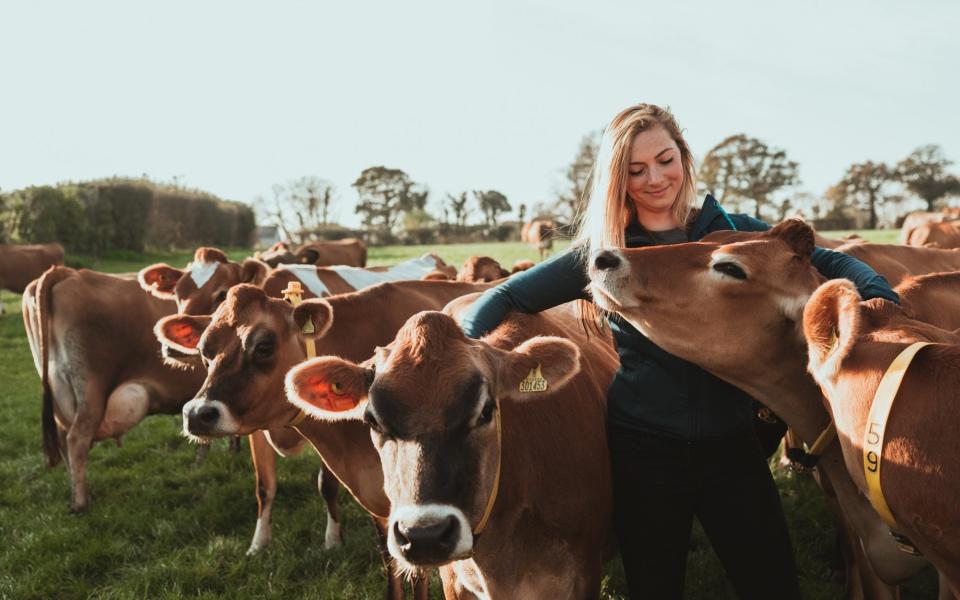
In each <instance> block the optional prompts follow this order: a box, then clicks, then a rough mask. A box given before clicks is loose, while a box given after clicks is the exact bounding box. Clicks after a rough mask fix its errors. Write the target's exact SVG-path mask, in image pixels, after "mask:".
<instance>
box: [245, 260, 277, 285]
mask: <svg viewBox="0 0 960 600" xmlns="http://www.w3.org/2000/svg"><path fill="white" fill-rule="evenodd" d="M269 272H270V265H268V264H267V263H265V262H263V261H262V260H258V259H256V258H248V259H246V260H244V261H243V265H242V267H241V274H240V277H241V281H240V283H252V284H253V285H261V284H262V283H263V280H264V279H266V278H267V274H268V273H269Z"/></svg>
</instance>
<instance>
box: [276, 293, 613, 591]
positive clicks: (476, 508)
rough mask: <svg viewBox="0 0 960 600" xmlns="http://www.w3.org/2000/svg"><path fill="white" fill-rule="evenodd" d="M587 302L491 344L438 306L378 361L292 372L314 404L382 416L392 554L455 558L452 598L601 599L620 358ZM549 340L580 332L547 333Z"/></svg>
mask: <svg viewBox="0 0 960 600" xmlns="http://www.w3.org/2000/svg"><path fill="white" fill-rule="evenodd" d="M575 306H576V304H575V303H571V304H567V305H564V306H561V307H557V308H554V309H551V310H549V311H545V312H543V313H540V314H537V315H521V314H517V313H514V314H513V315H511V316H510V317H508V319H507V320H506V321H505V322H504V323H503V324H502V325H501V326H500V327H499V328H498V329H497V330H495V331H494V332H493V333H492V334H491V335H489V336H487V337H486V338H484V340H483V341H478V340H470V339H467V338H466V337H464V335H463V333H462V332H461V331H460V327H459V326H458V325H457V323H456V322H455V321H454V320H453V318H451V317H450V316H448V315H446V314H443V313H439V312H423V313H420V314H418V315H415V316H413V317H411V319H410V320H409V321H407V323H406V325H404V326H403V328H402V329H401V330H400V332H399V333H398V334H397V337H396V339H395V340H394V342H393V343H392V344H391V345H390V346H389V347H387V348H385V349H382V350H380V351H378V352H377V354H376V355H375V357H374V358H373V359H371V360H370V361H368V362H366V363H364V364H363V365H358V364H356V363H354V362H350V361H347V360H343V359H341V358H335V357H323V358H320V359H316V360H312V361H308V362H306V363H304V364H303V365H301V366H299V367H297V368H295V369H293V370H291V371H290V373H289V375H288V376H287V396H288V397H289V398H290V399H291V401H292V402H294V403H295V404H296V405H297V406H299V407H300V408H301V409H303V410H305V411H307V412H308V413H310V414H311V415H314V416H316V417H318V418H321V419H331V420H332V421H333V422H340V421H338V420H342V419H347V422H357V421H360V420H363V421H364V422H366V423H368V424H369V425H370V427H371V429H372V434H371V435H372V437H373V442H374V445H375V446H376V448H377V451H378V452H379V454H380V459H381V461H382V464H383V478H384V490H385V491H386V493H387V496H388V497H389V498H390V502H391V509H390V529H389V534H388V548H389V550H390V554H391V555H392V556H393V557H394V558H395V559H396V560H397V561H398V562H399V563H400V564H401V565H404V566H406V567H407V568H409V569H410V570H411V571H414V572H416V571H417V570H418V569H421V568H424V567H431V566H441V571H440V574H441V578H442V580H443V584H444V591H445V592H446V594H447V598H463V597H468V598H474V597H478V598H597V597H599V593H600V578H601V575H602V572H601V568H602V562H603V558H604V556H605V550H607V549H608V548H609V543H610V541H611V539H612V538H611V535H612V529H611V526H612V492H611V483H610V471H609V462H608V461H609V457H608V453H607V444H606V425H605V420H606V389H607V386H608V385H609V383H610V381H611V379H612V377H613V373H614V371H615V369H616V367H617V364H618V360H617V356H616V353H615V352H614V350H613V345H612V343H611V340H610V338H609V335H605V336H601V335H594V336H592V337H588V336H587V335H586V334H585V333H584V332H583V331H582V330H581V328H580V327H578V326H576V325H575V323H578V322H579V321H578V319H579V312H578V311H577V310H576V307H575ZM543 335H546V336H564V337H565V338H568V339H563V338H559V337H532V338H531V336H543ZM528 338H530V339H528ZM523 340H526V341H525V342H524V341H523ZM521 342H522V343H521ZM511 349H512V350H511ZM578 365H579V369H578ZM578 370H579V373H578ZM351 419H352V420H353V421H351ZM571 440H575V442H576V443H571Z"/></svg>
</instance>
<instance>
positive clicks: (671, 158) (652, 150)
mask: <svg viewBox="0 0 960 600" xmlns="http://www.w3.org/2000/svg"><path fill="white" fill-rule="evenodd" d="M682 184H683V164H682V161H681V159H680V149H679V148H678V147H677V143H676V142H675V141H674V139H673V138H672V137H671V136H670V134H669V133H668V132H667V130H666V129H665V128H663V127H661V126H660V125H655V126H653V127H651V128H649V129H647V130H645V131H641V132H640V133H638V134H637V135H636V136H634V138H633V143H632V144H631V145H630V165H629V169H628V171H627V196H628V197H629V198H630V200H631V201H633V203H634V206H635V207H636V210H637V214H638V215H639V216H640V220H641V223H646V219H645V217H648V218H649V217H651V216H662V215H665V216H667V217H669V216H670V215H671V209H672V208H673V204H674V202H676V200H677V195H678V194H679V193H680V188H681V186H682ZM671 220H672V219H671ZM674 225H676V224H674Z"/></svg>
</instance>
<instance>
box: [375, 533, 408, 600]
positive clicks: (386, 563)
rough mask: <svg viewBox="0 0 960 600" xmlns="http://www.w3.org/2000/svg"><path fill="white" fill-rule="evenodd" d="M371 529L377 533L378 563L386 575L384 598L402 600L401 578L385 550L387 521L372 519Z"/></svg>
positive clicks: (404, 594) (388, 552) (403, 594)
mask: <svg viewBox="0 0 960 600" xmlns="http://www.w3.org/2000/svg"><path fill="white" fill-rule="evenodd" d="M371 518H372V520H373V529H374V531H376V532H377V550H379V551H380V561H381V562H382V563H383V569H384V571H385V572H386V575H387V590H386V595H385V596H384V597H385V598H386V599H387V600H403V599H404V597H405V596H406V593H405V592H404V589H403V576H402V575H401V574H400V573H399V572H398V571H397V568H396V567H395V566H394V560H393V558H391V557H390V551H389V550H387V520H386V519H381V518H380V517H373V516H371Z"/></svg>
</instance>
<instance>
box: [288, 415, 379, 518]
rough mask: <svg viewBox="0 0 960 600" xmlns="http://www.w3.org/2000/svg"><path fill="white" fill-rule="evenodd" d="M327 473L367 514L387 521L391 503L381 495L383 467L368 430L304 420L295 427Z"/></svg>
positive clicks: (354, 423)
mask: <svg viewBox="0 0 960 600" xmlns="http://www.w3.org/2000/svg"><path fill="white" fill-rule="evenodd" d="M295 429H296V430H297V431H298V432H300V435H302V436H303V437H305V438H306V439H307V441H309V442H310V444H311V445H312V446H313V447H314V449H315V450H316V451H317V454H319V455H320V458H321V459H322V460H323V464H324V465H326V467H327V468H328V469H330V471H332V472H333V474H334V475H335V476H336V478H337V479H339V480H340V483H342V484H343V485H344V487H346V488H347V489H348V490H350V493H351V494H352V495H353V497H354V498H355V499H356V500H357V502H358V503H360V505H361V506H363V508H364V509H366V510H367V512H369V513H371V514H373V515H376V516H378V517H384V518H386V517H387V516H388V515H389V514H390V502H389V500H387V496H386V494H385V493H384V492H383V467H381V465H380V456H379V455H378V454H377V451H376V448H374V447H373V442H372V441H371V440H370V429H369V428H368V427H367V426H366V425H365V424H363V423H361V422H359V421H354V420H349V421H334V422H330V421H319V420H317V419H314V418H311V417H307V419H306V420H304V421H303V423H300V424H299V425H297V426H296V427H295Z"/></svg>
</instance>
